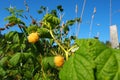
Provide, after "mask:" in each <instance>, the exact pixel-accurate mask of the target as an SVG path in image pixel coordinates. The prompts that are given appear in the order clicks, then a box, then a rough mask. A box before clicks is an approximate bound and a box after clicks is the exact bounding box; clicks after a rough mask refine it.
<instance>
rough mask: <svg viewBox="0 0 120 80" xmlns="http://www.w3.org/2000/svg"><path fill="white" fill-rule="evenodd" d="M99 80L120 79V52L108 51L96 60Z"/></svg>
mask: <svg viewBox="0 0 120 80" xmlns="http://www.w3.org/2000/svg"><path fill="white" fill-rule="evenodd" d="M95 62H96V64H97V72H96V76H97V80H119V79H120V51H119V50H113V49H106V50H104V51H103V52H101V53H100V54H99V56H97V58H96V59H95Z"/></svg>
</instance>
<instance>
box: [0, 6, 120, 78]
mask: <svg viewBox="0 0 120 80" xmlns="http://www.w3.org/2000/svg"><path fill="white" fill-rule="evenodd" d="M7 10H8V11H9V12H10V15H9V16H8V17H6V18H5V20H7V21H8V24H6V27H5V28H0V31H2V30H6V29H9V28H11V27H19V28H20V30H21V32H18V31H10V32H9V33H6V34H4V35H0V41H1V44H0V72H1V73H0V79H1V80H119V79H120V77H119V76H120V75H119V74H120V50H116V49H112V48H110V47H107V46H106V45H105V44H104V43H102V42H100V41H99V40H98V39H77V38H75V36H70V37H68V32H69V27H70V26H72V25H74V23H75V22H76V21H77V22H79V23H80V22H81V20H80V18H75V19H72V20H67V22H66V23H64V24H62V20H61V18H60V16H59V15H58V14H59V13H62V12H63V11H64V9H63V8H62V6H57V9H54V10H51V11H50V12H49V13H47V14H44V13H43V12H44V11H45V10H46V7H44V6H41V8H40V10H39V11H38V13H39V14H42V13H43V14H44V16H43V17H42V19H41V20H39V21H36V20H35V19H34V18H33V17H32V16H31V15H30V16H28V17H30V18H31V22H30V24H29V26H27V25H26V23H25V22H24V21H22V18H21V17H23V15H22V12H23V10H17V9H16V8H7ZM73 40H74V41H75V42H74V43H73Z"/></svg>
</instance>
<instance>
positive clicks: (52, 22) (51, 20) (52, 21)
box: [43, 14, 60, 29]
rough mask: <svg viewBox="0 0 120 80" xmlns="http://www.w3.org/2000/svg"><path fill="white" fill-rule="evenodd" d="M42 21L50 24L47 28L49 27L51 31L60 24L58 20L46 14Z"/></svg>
mask: <svg viewBox="0 0 120 80" xmlns="http://www.w3.org/2000/svg"><path fill="white" fill-rule="evenodd" d="M43 21H47V22H48V23H50V26H49V27H51V28H52V29H54V28H55V27H56V26H58V25H59V24H60V19H59V18H57V17H56V16H54V15H52V14H46V15H45V16H44V18H43Z"/></svg>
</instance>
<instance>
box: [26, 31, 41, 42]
mask: <svg viewBox="0 0 120 80" xmlns="http://www.w3.org/2000/svg"><path fill="white" fill-rule="evenodd" d="M38 40H39V35H38V33H37V32H34V33H31V34H29V36H28V42H30V43H35V42H37V41H38Z"/></svg>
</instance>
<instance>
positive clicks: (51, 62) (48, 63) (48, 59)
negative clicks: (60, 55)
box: [42, 57, 55, 70]
mask: <svg viewBox="0 0 120 80" xmlns="http://www.w3.org/2000/svg"><path fill="white" fill-rule="evenodd" d="M42 65H43V68H44V69H45V70H47V69H48V68H49V67H50V66H51V67H54V66H55V65H54V57H45V58H43V59H42Z"/></svg>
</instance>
